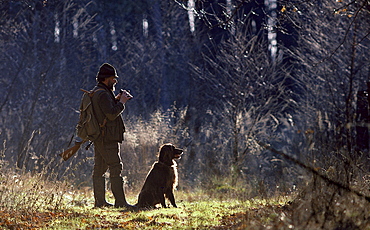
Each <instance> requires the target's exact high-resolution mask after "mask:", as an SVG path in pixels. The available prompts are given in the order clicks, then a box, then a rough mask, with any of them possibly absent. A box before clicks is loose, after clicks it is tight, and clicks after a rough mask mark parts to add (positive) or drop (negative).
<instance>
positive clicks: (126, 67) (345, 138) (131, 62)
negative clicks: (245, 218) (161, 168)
mask: <svg viewBox="0 0 370 230" xmlns="http://www.w3.org/2000/svg"><path fill="white" fill-rule="evenodd" d="M0 3H1V4H0V10H1V11H0V12H1V14H0V24H1V27H0V36H1V39H0V49H1V52H0V58H1V62H2V65H1V66H0V68H1V78H0V91H1V92H2V93H1V95H0V143H1V144H2V148H1V151H0V153H1V161H0V162H1V163H0V166H1V168H2V169H4V168H13V169H16V170H20V171H23V172H31V173H44V174H45V175H47V177H48V179H51V180H68V181H71V182H73V183H74V184H76V186H77V187H88V186H91V171H92V165H93V151H92V148H91V149H90V150H84V149H83V148H81V150H80V151H79V152H78V153H77V154H76V155H75V156H74V157H73V158H71V159H70V160H68V161H67V162H64V161H63V160H62V159H61V158H60V157H59V156H58V154H59V153H61V152H62V151H63V150H64V149H66V148H67V147H68V143H69V142H70V140H71V137H72V135H73V133H74V131H75V130H74V128H75V125H76V123H77V120H78V108H79V103H80V99H81V96H82V92H81V91H80V88H83V89H91V88H93V86H94V85H95V76H96V73H97V71H98V68H99V66H100V65H101V64H102V63H104V62H108V63H111V64H112V65H114V66H115V67H116V69H117V72H118V75H119V76H120V78H119V82H118V84H117V86H116V88H117V89H120V88H124V89H129V90H131V93H132V94H133V95H134V97H135V98H134V99H133V100H132V101H130V102H129V103H128V104H127V107H126V110H125V112H124V114H123V116H124V120H125V124H126V129H127V132H126V135H125V141H124V143H123V144H122V147H121V156H122V159H123V162H124V172H123V175H124V176H125V178H126V182H127V188H128V189H129V190H130V189H131V190H134V191H137V190H139V189H140V187H141V185H142V182H143V180H144V178H145V175H146V173H147V172H148V170H149V168H150V166H151V164H152V163H153V162H154V161H155V160H156V152H157V150H158V148H159V146H160V145H161V144H164V143H166V142H172V143H174V144H175V145H177V146H178V147H181V148H184V152H185V154H184V156H183V158H182V159H181V160H180V161H179V162H178V163H179V166H178V167H179V172H180V174H179V176H180V183H179V189H180V190H184V191H192V190H193V188H201V189H204V190H205V191H209V192H211V193H212V191H223V192H234V193H236V194H237V195H238V197H241V196H242V197H244V198H246V199H248V198H252V197H256V196H262V197H269V196H273V195H276V194H291V193H293V192H297V191H299V192H301V191H304V190H305V189H307V187H310V188H311V189H313V190H315V189H316V190H315V191H317V192H318V194H320V192H322V191H325V193H327V195H328V196H327V197H325V198H323V199H325V200H326V201H327V203H329V204H331V203H332V202H333V199H332V197H334V196H337V195H339V194H342V192H343V191H342V190H343V189H344V190H345V191H347V192H348V191H349V192H350V193H351V192H353V191H355V194H357V195H359V196H360V197H363V196H365V197H366V194H367V196H369V186H370V175H369V134H368V121H369V98H368V94H367V89H368V88H367V82H369V81H370V79H369V78H370V56H369V45H370V40H369V33H370V31H369V24H370V17H369V15H370V3H369V1H367V0H360V1H345V0H343V1H342V0H341V1H333V0H320V1H314V2H310V1H287V0H265V1H263V0H225V1H222V0H219V1H205V0H197V1H192V0H189V1H182V0H178V1H172V0H168V1H160V0H152V1H142V0H137V1H99V0H91V1H90V0H88V1H87V0H66V1H54V0H44V1H41V0H40V1H39V0H34V1H31V0H22V1H6V0H1V1H0ZM117 91H118V90H117ZM320 178H321V179H322V178H324V180H325V182H326V183H324V185H325V186H323V187H318V184H319V182H317V180H320ZM328 181H329V182H328ZM337 182H338V183H337ZM320 183H321V182H320ZM338 184H339V190H338ZM328 187H329V188H330V189H328ZM312 192H313V191H311V193H312ZM321 195H322V194H321ZM312 199H313V198H312ZM327 203H325V204H327ZM317 205H319V204H317ZM311 207H313V206H311Z"/></svg>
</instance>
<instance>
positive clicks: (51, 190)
mask: <svg viewBox="0 0 370 230" xmlns="http://www.w3.org/2000/svg"><path fill="white" fill-rule="evenodd" d="M316 190H317V191H316ZM237 191H239V190H238V189H236V190H230V189H229V190H207V191H206V190H199V191H197V190H195V189H194V190H193V191H188V192H186V191H175V197H176V201H177V205H178V208H166V209H163V208H158V209H154V210H145V211H137V212H132V211H126V210H122V209H115V208H104V209H94V208H93V194H92V191H91V188H89V187H85V188H78V189H77V188H75V187H74V186H73V185H71V184H68V183H65V182H58V181H47V180H45V179H44V178H43V176H42V175H30V174H15V173H11V172H7V173H2V174H1V173H0V229H284V230H285V229H365V230H370V213H369V208H370V202H368V201H366V200H365V199H363V198H360V197H358V196H356V195H354V194H351V193H344V192H338V189H337V188H336V187H333V186H331V187H327V186H326V187H324V188H322V189H319V186H317V185H316V187H312V186H307V189H306V191H304V192H303V191H302V192H300V193H299V195H298V196H294V197H293V196H276V197H273V198H268V199H259V198H253V199H252V198H248V199H247V198H246V197H243V196H242V194H241V193H240V192H239V193H237ZM107 198H108V201H110V202H113V201H114V200H113V196H112V193H111V192H108V193H107ZM127 198H128V201H129V203H131V204H135V203H136V201H137V192H129V193H128V195H127Z"/></svg>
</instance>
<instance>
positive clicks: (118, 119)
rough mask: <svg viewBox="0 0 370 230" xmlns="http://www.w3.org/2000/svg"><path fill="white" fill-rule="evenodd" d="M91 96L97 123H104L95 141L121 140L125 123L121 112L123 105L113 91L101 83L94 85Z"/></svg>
mask: <svg viewBox="0 0 370 230" xmlns="http://www.w3.org/2000/svg"><path fill="white" fill-rule="evenodd" d="M97 89H104V90H98V91H96V92H95V93H94V96H93V97H92V105H93V109H94V111H95V116H96V118H97V120H98V122H99V124H103V123H104V119H106V123H105V125H104V127H103V128H102V134H101V136H100V137H99V138H98V139H97V140H96V141H101V140H103V141H104V142H122V141H123V134H124V132H125V125H124V123H123V119H122V116H121V114H122V112H123V110H124V109H125V106H124V105H123V104H122V103H120V102H119V101H118V100H116V99H115V97H114V94H113V92H112V91H111V90H110V89H108V87H107V86H106V85H104V84H102V83H99V84H97V85H96V86H95V88H94V91H95V90H97Z"/></svg>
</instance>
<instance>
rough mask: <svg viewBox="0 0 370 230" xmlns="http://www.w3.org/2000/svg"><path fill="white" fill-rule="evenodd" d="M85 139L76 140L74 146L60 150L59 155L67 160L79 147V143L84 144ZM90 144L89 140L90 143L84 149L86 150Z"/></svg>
mask: <svg viewBox="0 0 370 230" xmlns="http://www.w3.org/2000/svg"><path fill="white" fill-rule="evenodd" d="M86 141H87V140H84V141H76V142H75V145H74V146H72V147H71V148H69V149H67V150H66V151H64V152H62V153H61V154H59V156H61V157H62V158H63V160H64V161H66V160H68V159H69V158H71V157H72V156H73V155H74V154H75V153H76V152H77V151H78V150H79V149H80V148H81V145H82V144H84V143H85V142H86ZM91 144H92V142H91V141H90V143H89V144H88V145H87V146H86V147H85V149H86V150H88V149H89V148H90V146H91Z"/></svg>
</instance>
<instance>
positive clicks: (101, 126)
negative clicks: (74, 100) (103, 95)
mask: <svg viewBox="0 0 370 230" xmlns="http://www.w3.org/2000/svg"><path fill="white" fill-rule="evenodd" d="M80 90H81V91H82V92H84V93H86V94H87V95H89V97H90V102H91V106H92V110H93V113H94V116H95V117H96V118H97V116H96V113H95V108H94V103H93V101H92V97H93V96H94V93H96V92H98V91H102V90H104V89H102V88H97V89H95V90H85V89H80ZM106 124H107V117H105V118H104V120H103V123H102V124H99V126H100V128H103V127H104V126H105V125H106Z"/></svg>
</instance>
